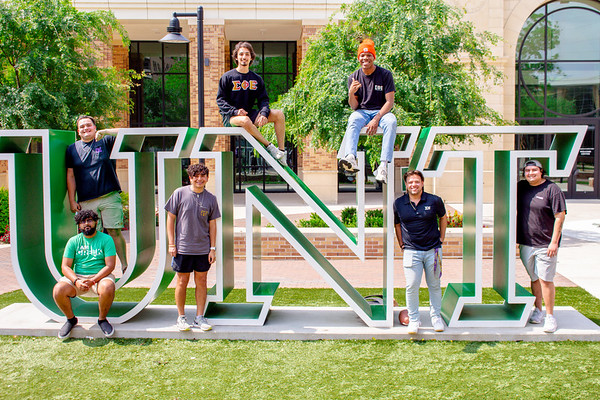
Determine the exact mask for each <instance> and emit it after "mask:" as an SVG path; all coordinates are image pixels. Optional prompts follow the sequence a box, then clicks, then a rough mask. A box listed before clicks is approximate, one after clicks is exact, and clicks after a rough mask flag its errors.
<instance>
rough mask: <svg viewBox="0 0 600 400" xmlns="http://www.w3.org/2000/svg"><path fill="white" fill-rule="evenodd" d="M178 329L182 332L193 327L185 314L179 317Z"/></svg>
mask: <svg viewBox="0 0 600 400" xmlns="http://www.w3.org/2000/svg"><path fill="white" fill-rule="evenodd" d="M177 329H179V331H180V332H185V331H189V330H190V329H191V326H190V324H188V323H187V320H186V319H185V315H180V316H179V317H177Z"/></svg>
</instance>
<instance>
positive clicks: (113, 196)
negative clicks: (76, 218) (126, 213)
mask: <svg viewBox="0 0 600 400" xmlns="http://www.w3.org/2000/svg"><path fill="white" fill-rule="evenodd" d="M79 205H80V206H81V209H82V210H93V211H96V214H98V216H99V217H100V219H99V220H98V225H97V226H96V230H97V231H98V232H102V229H103V228H106V229H123V205H122V204H121V195H120V194H119V192H111V193H108V194H106V195H104V196H100V197H97V198H95V199H91V200H86V201H80V202H79Z"/></svg>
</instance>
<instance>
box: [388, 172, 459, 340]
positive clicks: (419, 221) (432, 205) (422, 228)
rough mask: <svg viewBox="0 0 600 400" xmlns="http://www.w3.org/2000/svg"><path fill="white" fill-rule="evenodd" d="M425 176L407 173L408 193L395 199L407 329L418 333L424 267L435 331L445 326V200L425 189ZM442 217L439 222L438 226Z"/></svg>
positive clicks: (446, 220) (395, 218)
mask: <svg viewBox="0 0 600 400" xmlns="http://www.w3.org/2000/svg"><path fill="white" fill-rule="evenodd" d="M424 181H425V178H424V177H423V174H422V173H421V171H408V172H407V173H405V174H404V183H405V184H406V190H407V193H406V194H405V195H404V196H401V197H398V198H397V199H396V201H395V202H394V224H395V229H396V238H397V239H398V244H399V245H400V248H401V249H402V250H403V251H404V257H403V265H404V276H405V277H406V307H407V308H408V318H409V322H408V333H411V334H415V333H417V332H418V331H419V326H420V325H421V321H420V316H419V287H420V286H421V277H422V276H423V270H425V280H426V281H427V287H428V288H429V302H430V304H431V307H430V315H431V324H432V325H433V329H434V330H435V331H436V332H442V331H443V330H444V322H443V320H442V317H441V314H440V313H441V309H442V288H441V286H440V278H441V277H442V242H443V241H444V237H445V236H446V226H447V225H448V219H447V217H446V208H445V207H444V201H443V200H442V199H441V198H440V197H439V196H436V195H434V194H430V193H426V192H425V191H424V190H423V186H424ZM438 220H439V226H438Z"/></svg>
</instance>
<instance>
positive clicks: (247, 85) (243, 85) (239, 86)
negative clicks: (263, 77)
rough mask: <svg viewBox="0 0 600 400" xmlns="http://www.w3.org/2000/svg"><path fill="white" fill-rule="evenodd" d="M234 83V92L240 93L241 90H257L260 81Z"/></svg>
mask: <svg viewBox="0 0 600 400" xmlns="http://www.w3.org/2000/svg"><path fill="white" fill-rule="evenodd" d="M231 83H233V89H232V90H233V91H235V92H239V91H240V90H248V89H250V90H256V89H257V88H258V81H255V80H250V81H247V80H243V81H231Z"/></svg>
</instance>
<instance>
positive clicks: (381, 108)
mask: <svg viewBox="0 0 600 400" xmlns="http://www.w3.org/2000/svg"><path fill="white" fill-rule="evenodd" d="M358 60H359V62H360V66H361V67H360V69H359V70H357V71H356V72H354V73H353V74H352V75H350V77H349V78H348V104H350V107H352V109H353V110H354V112H353V113H352V114H351V115H350V118H349V119H348V126H347V127H346V133H345V135H344V140H343V142H342V145H341V146H340V150H339V151H338V158H339V159H340V161H339V165H340V167H341V168H343V169H344V170H346V171H348V172H349V173H356V172H357V171H358V170H359V168H358V164H357V162H356V148H357V146H358V138H359V135H360V130H361V129H362V128H364V127H365V126H366V128H367V135H374V134H375V133H376V132H377V127H378V126H380V127H381V129H382V130H383V143H382V146H381V157H380V164H379V167H378V168H377V170H376V171H375V179H376V180H378V181H381V182H384V183H387V165H388V163H389V162H391V161H392V157H393V152H394V142H395V141H396V126H397V121H396V116H395V115H394V114H392V113H391V112H390V111H391V110H392V108H393V107H394V93H395V91H396V89H395V87H394V78H393V76H392V73H391V72H390V71H388V70H387V69H385V68H381V67H380V66H377V65H375V44H374V43H373V41H372V40H370V39H365V40H363V41H362V43H361V44H360V46H359V47H358Z"/></svg>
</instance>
